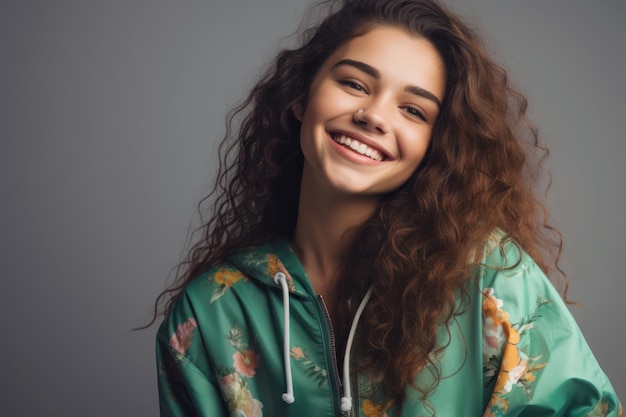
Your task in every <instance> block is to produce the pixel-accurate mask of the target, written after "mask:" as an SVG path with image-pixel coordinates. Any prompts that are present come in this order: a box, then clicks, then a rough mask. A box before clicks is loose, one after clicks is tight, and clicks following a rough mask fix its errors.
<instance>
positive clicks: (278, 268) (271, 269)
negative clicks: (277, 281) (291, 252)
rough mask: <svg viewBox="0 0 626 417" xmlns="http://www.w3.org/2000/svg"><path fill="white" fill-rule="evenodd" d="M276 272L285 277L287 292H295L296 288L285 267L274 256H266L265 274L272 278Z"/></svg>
mask: <svg viewBox="0 0 626 417" xmlns="http://www.w3.org/2000/svg"><path fill="white" fill-rule="evenodd" d="M277 272H282V273H283V274H285V276H286V277H287V286H288V287H289V291H291V292H293V291H295V290H296V287H294V285H293V278H291V275H289V272H288V271H287V268H285V265H283V263H282V262H281V261H280V259H278V256H276V255H273V254H272V255H268V257H267V269H266V270H265V273H266V274H267V275H269V276H271V277H273V276H274V275H275V274H276V273H277Z"/></svg>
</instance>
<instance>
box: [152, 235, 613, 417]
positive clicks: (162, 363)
mask: <svg viewBox="0 0 626 417" xmlns="http://www.w3.org/2000/svg"><path fill="white" fill-rule="evenodd" d="M281 272H282V274H278V277H281V276H282V277H284V278H285V279H284V280H282V281H283V282H282V283H281V282H280V280H276V281H275V277H276V276H277V273H281ZM477 280H478V283H479V285H472V286H471V288H472V289H471V290H470V300H471V303H470V306H469V308H468V309H467V310H466V311H465V312H464V313H463V315H461V316H459V317H457V318H456V319H455V321H454V323H453V324H452V326H451V334H450V336H449V340H448V341H449V344H448V346H447V348H446V349H445V352H444V354H443V356H440V357H439V359H438V364H439V368H440V371H441V375H442V376H443V378H442V379H441V381H440V382H439V385H438V387H437V389H436V391H435V392H434V393H433V394H431V396H430V397H429V402H430V405H432V406H433V407H434V410H435V411H436V415H437V416H443V417H473V416H476V417H478V416H504V415H506V416H513V417H514V416H574V417H578V416H580V417H583V416H623V411H622V408H621V406H620V403H619V400H618V399H617V397H616V394H615V392H614V390H613V387H612V386H611V383H610V382H609V380H608V379H607V377H606V376H605V374H604V373H603V372H602V370H601V369H600V367H599V365H598V363H597V362H596V360H595V358H594V356H593V354H592V353H591V351H590V349H589V346H588V345H587V343H586V342H585V340H584V338H583V336H582V335H581V333H580V330H579V329H578V327H577V325H576V323H575V321H574V319H573V318H572V316H571V314H570V313H569V311H568V310H567V308H566V306H565V305H564V303H563V302H562V300H561V298H560V296H559V295H558V293H557V292H556V290H555V289H554V288H553V286H552V285H551V284H550V282H549V281H548V279H547V278H546V277H545V275H544V274H543V273H542V272H541V270H540V269H539V267H538V266H537V265H536V264H535V262H534V261H533V260H532V259H531V258H530V257H529V256H528V255H527V254H525V253H524V252H522V251H521V250H519V249H518V247H517V246H516V245H515V244H513V243H508V244H501V243H500V240H499V238H498V237H497V235H494V236H492V238H491V239H490V241H489V243H488V244H487V245H486V249H485V253H484V258H483V266H482V267H480V268H479V270H478V271H477ZM471 282H472V283H476V282H477V281H475V280H472V281H471ZM286 297H288V298H286ZM284 300H287V303H285V302H284ZM362 304H363V305H364V307H365V308H367V306H366V302H365V303H362ZM286 307H288V309H287V308H286ZM287 310H288V311H287ZM286 320H287V321H288V323H287V325H285V323H286ZM330 329H331V328H330V325H329V319H328V315H327V313H326V311H325V307H324V303H323V300H321V299H320V297H319V296H317V295H316V294H315V292H314V291H313V288H312V286H311V284H310V282H309V280H308V279H307V277H306V274H305V272H304V270H303V268H302V266H301V264H300V263H299V261H298V259H297V257H296V256H295V254H294V253H293V251H292V249H291V247H290V246H289V243H288V242H287V241H286V240H281V241H277V242H273V243H271V244H269V245H267V246H263V247H258V248H255V249H251V250H247V251H244V252H242V253H240V254H238V255H236V256H233V257H232V258H230V259H229V262H227V263H224V264H222V265H220V266H218V267H216V268H213V269H212V270H211V271H209V272H207V273H205V274H203V275H201V276H199V277H197V278H196V279H194V280H193V281H192V282H190V283H189V284H188V285H187V286H186V287H185V289H184V290H183V292H182V293H181V295H180V297H179V298H178V300H177V302H176V303H175V305H174V307H173V308H172V310H171V312H170V314H169V315H168V317H167V318H166V319H165V321H164V322H163V324H162V325H161V327H160V329H159V332H158V335H157V363H158V365H157V366H158V378H159V395H160V405H161V415H162V416H163V417H164V416H172V417H182V416H188V417H189V416H202V417H216V416H238V417H243V416H245V417H260V416H269V417H282V416H285V417H287V416H293V417H307V416H311V417H331V416H341V415H352V416H361V417H364V416H368V417H374V416H376V417H383V416H386V417H394V416H395V417H418V416H427V415H431V414H432V413H430V412H429V411H427V410H428V409H425V408H424V405H423V404H422V402H420V401H418V400H417V399H416V398H415V397H416V396H415V395H414V393H413V392H412V391H411V390H410V389H408V395H407V400H406V401H405V402H404V403H403V405H402V407H401V408H398V409H395V408H394V409H392V410H383V409H382V407H381V406H380V405H379V404H381V403H382V402H383V401H382V399H381V398H376V394H373V395H374V397H373V398H372V396H371V395H370V396H369V397H368V398H366V396H365V395H364V393H366V392H368V393H370V394H371V393H372V392H374V393H376V392H377V390H376V389H375V388H372V387H374V385H373V384H374V383H373V382H372V381H370V380H369V379H368V378H367V377H366V376H364V375H359V376H356V377H353V378H352V379H351V389H350V392H342V389H343V391H345V390H346V389H347V387H345V386H344V387H341V386H340V381H341V380H342V379H340V378H339V371H338V370H337V368H336V365H335V364H336V361H335V358H334V353H333V346H332V345H333V336H332V334H331V330H330ZM285 340H287V341H288V346H287V347H285V346H284V342H285ZM346 362H347V363H348V364H349V363H350V361H349V360H348V361H346ZM348 372H349V371H348ZM425 374H427V372H422V374H420V375H418V378H420V379H423V378H426V377H427V375H425ZM343 380H344V381H345V378H343ZM284 393H287V395H283V394H284ZM291 394H293V398H291V397H290V395H291ZM342 397H346V398H345V399H344V400H343V402H345V403H346V404H345V405H344V406H347V408H350V406H351V408H352V410H351V411H348V412H344V413H343V414H342V411H341V405H340V404H341V401H342V399H341V398H342ZM285 400H286V401H285ZM291 400H293V402H291V403H289V402H290V401H291Z"/></svg>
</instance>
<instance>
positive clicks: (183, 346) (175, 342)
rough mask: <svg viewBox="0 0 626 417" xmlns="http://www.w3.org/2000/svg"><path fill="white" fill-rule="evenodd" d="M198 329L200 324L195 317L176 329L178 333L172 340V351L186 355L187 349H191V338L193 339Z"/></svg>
mask: <svg viewBox="0 0 626 417" xmlns="http://www.w3.org/2000/svg"><path fill="white" fill-rule="evenodd" d="M196 327H198V323H197V322H196V319H194V318H193V317H191V318H189V319H187V321H185V322H184V323H183V324H179V325H178V327H177V328H176V333H174V334H173V335H172V337H171V338H170V346H171V347H172V349H174V350H176V351H177V352H178V353H180V354H181V355H184V354H185V352H187V349H189V347H191V338H192V337H193V331H194V329H195V328H196Z"/></svg>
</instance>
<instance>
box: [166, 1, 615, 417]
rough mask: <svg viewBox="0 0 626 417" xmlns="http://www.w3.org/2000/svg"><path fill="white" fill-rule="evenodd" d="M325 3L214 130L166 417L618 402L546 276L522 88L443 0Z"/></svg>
mask: <svg viewBox="0 0 626 417" xmlns="http://www.w3.org/2000/svg"><path fill="white" fill-rule="evenodd" d="M330 3H333V4H335V3H336V5H337V6H338V7H332V6H333V4H331V10H335V11H334V12H331V13H330V14H329V15H328V16H327V17H326V18H325V19H324V20H323V21H322V22H321V23H320V24H319V25H318V26H316V27H314V28H311V29H310V30H308V31H307V32H305V34H304V39H303V42H302V45H301V46H300V47H298V48H296V49H292V50H284V51H282V52H281V53H280V54H279V55H278V56H277V57H276V59H275V61H274V63H273V66H272V67H271V68H270V70H269V71H268V73H267V74H266V75H265V77H263V78H262V80H261V81H259V83H258V84H257V85H256V86H255V87H254V89H253V90H252V92H251V93H250V95H249V97H248V99H247V100H246V101H245V103H244V105H243V106H241V107H240V108H239V109H238V110H237V113H236V114H243V115H244V116H245V117H244V118H243V120H242V122H241V125H240V126H239V131H238V132H237V134H235V135H233V137H228V138H226V139H225V142H224V143H223V146H224V147H225V149H226V152H225V154H224V155H223V157H224V161H223V165H222V170H221V171H220V173H219V176H218V181H217V184H216V186H215V189H214V190H215V191H214V194H213V197H215V204H214V209H213V212H212V213H211V217H210V219H209V221H208V222H207V223H206V224H205V225H204V226H203V231H204V236H203V239H202V240H200V241H199V242H198V243H197V244H196V245H195V246H194V248H193V249H192V251H191V253H190V254H189V259H188V262H186V263H185V264H184V266H185V269H184V273H183V274H182V275H181V276H180V277H179V280H178V281H177V283H176V284H175V285H174V286H172V287H171V288H170V289H169V290H168V291H166V292H165V293H163V294H162V296H170V297H169V299H168V301H167V303H166V305H165V315H166V317H165V320H164V322H163V324H162V325H161V327H160V329H159V333H158V336H157V355H158V372H159V389H160V400H161V413H162V415H163V416H177V417H180V416H219V415H224V416H226V415H231V416H247V417H251V416H262V415H269V416H304V415H315V416H336V415H339V414H340V413H343V414H345V415H358V416H361V417H363V416H368V417H374V416H376V417H381V416H387V417H393V416H398V417H409V416H411V417H414V416H416V415H420V416H422V415H435V414H436V415H440V416H481V415H482V416H503V415H507V416H531V415H542V416H557V415H567V416H575V417H584V416H596V415H597V416H622V415H623V411H622V408H621V405H620V403H619V400H618V399H617V397H616V395H615V392H614V390H613V388H612V386H611V383H610V382H609V381H608V379H607V377H606V376H605V374H604V373H603V372H602V370H601V369H600V368H599V366H598V364H597V362H596V361H595V358H594V356H593V354H592V353H591V351H590V350H589V347H588V346H587V344H586V342H585V340H584V338H583V336H582V335H581V332H580V330H579V329H578V327H577V325H576V323H575V321H574V320H573V318H572V317H571V315H570V313H569V312H568V310H567V308H566V306H565V303H564V301H563V299H562V298H561V296H560V295H559V294H558V292H557V291H556V290H555V288H554V287H553V286H552V284H551V283H550V281H549V279H548V277H547V276H546V274H548V273H550V271H553V270H554V269H556V270H558V268H554V266H555V265H556V262H557V260H558V255H555V254H558V253H559V250H560V247H561V242H560V235H559V234H558V233H557V232H555V231H554V229H553V228H552V227H551V226H549V225H547V224H545V223H544V220H543V214H544V208H543V204H542V202H541V201H539V200H538V199H537V198H536V197H535V195H534V193H533V186H534V184H533V182H532V181H531V180H530V178H535V177H536V176H535V175H529V174H535V173H536V172H537V168H538V166H537V165H536V164H535V163H534V162H533V161H535V160H536V159H537V158H541V157H542V156H543V152H544V148H543V147H542V146H541V145H540V144H539V141H538V138H537V134H536V130H535V129H534V128H533V127H532V125H531V124H530V123H529V122H528V120H527V118H526V114H525V109H526V100H525V98H524V97H523V96H522V95H521V94H520V93H518V92H517V91H515V90H514V89H512V88H511V87H510V85H509V84H508V81H507V76H506V73H505V72H504V70H502V68H500V67H499V66H498V65H496V64H495V63H493V62H492V60H491V59H490V58H489V57H488V56H487V55H486V54H485V52H484V50H483V49H482V47H481V43H480V41H479V39H478V38H477V36H476V35H475V34H474V33H473V32H472V31H471V30H470V29H469V28H468V27H467V26H466V25H465V24H464V23H463V22H462V21H460V20H459V18H457V17H456V16H455V15H453V14H452V13H450V12H449V11H447V10H446V9H445V8H444V7H442V6H441V5H439V4H438V3H437V2H436V1H434V0H384V1H383V0H343V1H336V2H330ZM232 120H236V119H235V118H233V119H232ZM237 120H238V119H237ZM555 278H557V279H558V278H559V277H558V275H557V276H556V277H555ZM561 279H563V280H565V281H566V280H567V279H566V277H561ZM572 356H575V357H576V358H577V362H576V363H571V362H569V361H568V359H569V358H571V357H572ZM277 387H280V388H277ZM279 389H280V391H278V390H279Z"/></svg>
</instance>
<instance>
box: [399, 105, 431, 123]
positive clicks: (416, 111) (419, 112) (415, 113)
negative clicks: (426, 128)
mask: <svg viewBox="0 0 626 417" xmlns="http://www.w3.org/2000/svg"><path fill="white" fill-rule="evenodd" d="M405 110H406V112H407V113H409V114H410V115H411V116H415V117H418V118H420V119H421V120H423V121H424V122H428V119H427V118H426V115H425V114H424V112H423V111H422V110H421V109H420V108H419V107H415V106H406V107H405Z"/></svg>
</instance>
